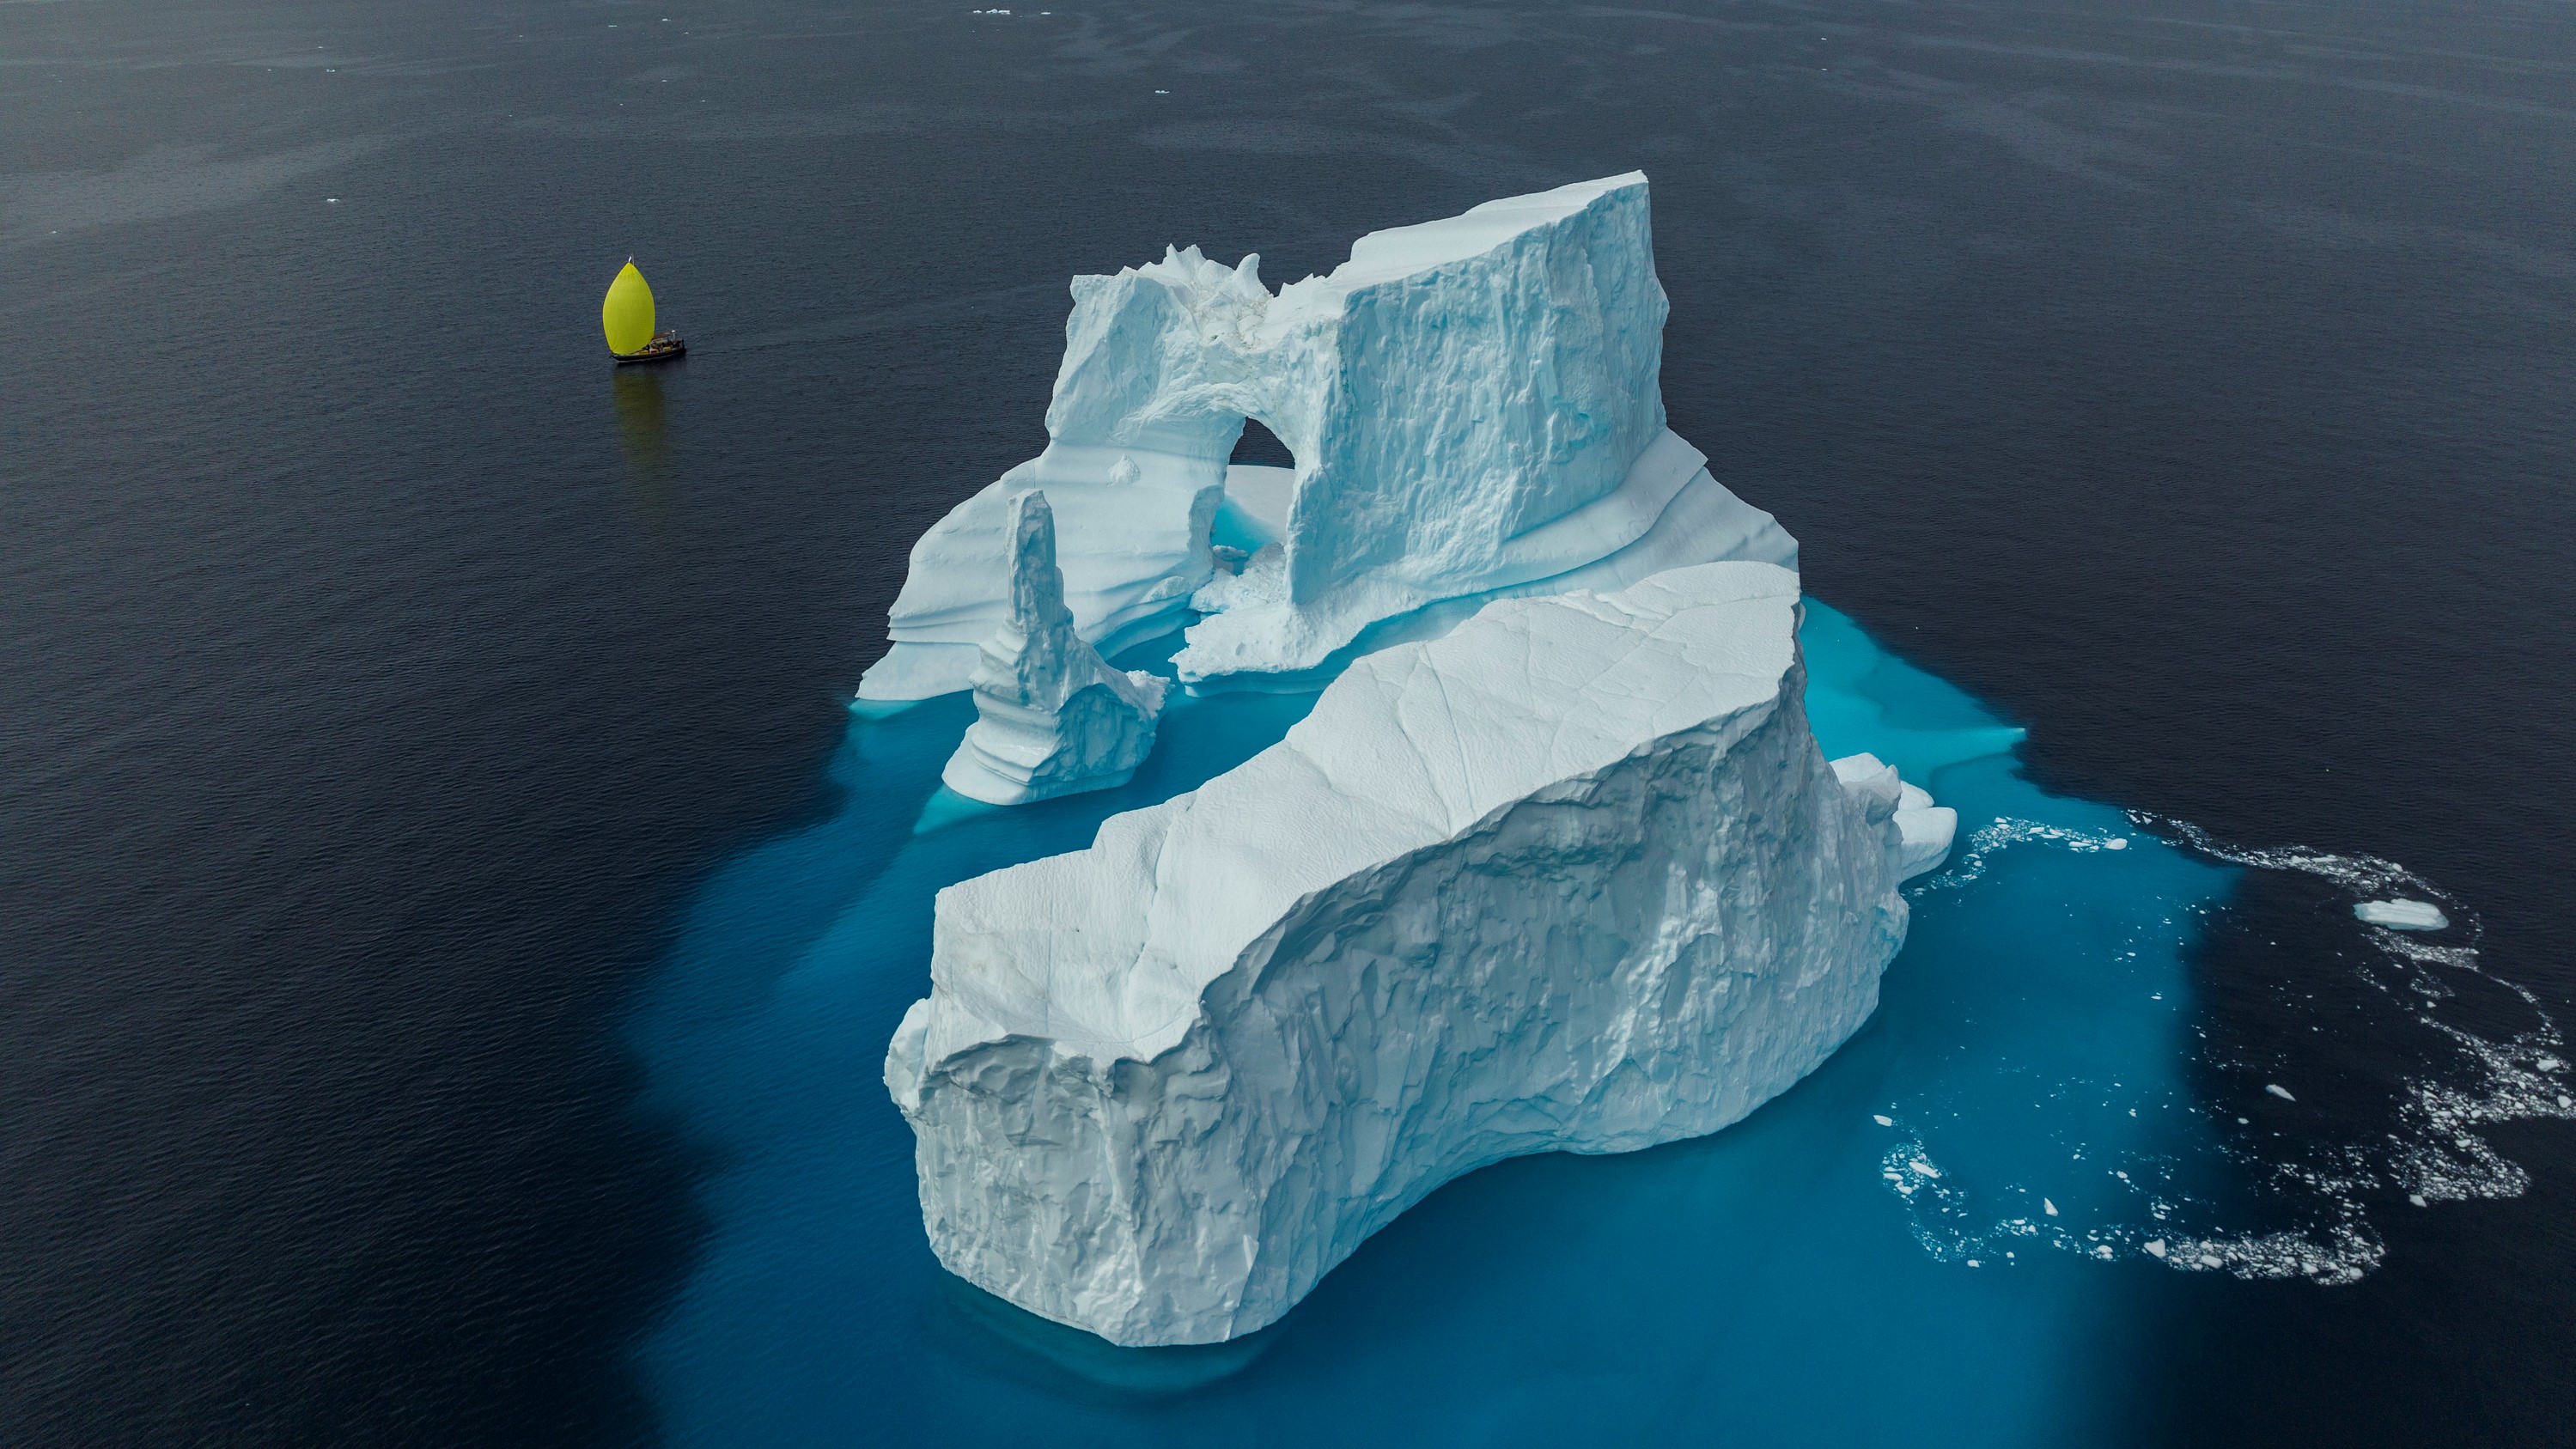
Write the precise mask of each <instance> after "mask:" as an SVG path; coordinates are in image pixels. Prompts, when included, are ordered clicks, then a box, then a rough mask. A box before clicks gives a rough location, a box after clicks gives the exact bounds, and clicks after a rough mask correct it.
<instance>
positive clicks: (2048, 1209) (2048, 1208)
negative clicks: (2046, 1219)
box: [2039, 1198, 2057, 1217]
mask: <svg viewBox="0 0 2576 1449" xmlns="http://www.w3.org/2000/svg"><path fill="white" fill-rule="evenodd" d="M2039 1210H2040V1211H2041V1212H2044V1213H2046V1214H2048V1215H2049V1216H2050V1217H2055V1216H2057V1204H2055V1203H2053V1202H2050V1201H2049V1200H2048V1199H2046V1198H2041V1199H2040V1200H2039Z"/></svg>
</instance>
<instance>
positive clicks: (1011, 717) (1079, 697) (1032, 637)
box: [940, 489, 1168, 805]
mask: <svg viewBox="0 0 2576 1449" xmlns="http://www.w3.org/2000/svg"><path fill="white" fill-rule="evenodd" d="M1008 516H1009V522H1010V538H1011V609H1010V614H1009V615H1008V617H1006V618H1005V619H1004V620H1003V621H1002V625H1001V627H1000V628H998V629H996V630H994V631H993V635H992V637H991V638H989V639H986V640H985V641H984V646H983V649H982V651H981V652H982V663H981V664H980V665H979V666H978V667H977V668H976V670H975V673H974V675H973V676H972V677H971V678H970V679H969V680H968V682H969V683H970V684H972V685H973V686H974V689H975V722H974V723H973V724H971V725H969V726H967V727H966V738H965V739H964V740H962V741H960V742H959V743H958V746H957V753H955V754H953V755H951V756H949V758H948V768H947V769H946V770H945V771H943V772H942V773H941V775H940V779H941V780H942V781H944V782H945V783H946V784H947V786H948V788H949V789H951V790H954V791H956V792H957V793H958V794H960V795H964V796H967V797H969V798H971V799H976V800H982V801H984V802H986V803H988V804H993V805H1020V804H1025V803H1027V802H1030V801H1033V800H1051V799H1054V798H1055V797H1056V796H1058V795H1071V794H1074V793H1076V792H1078V791H1083V790H1106V789H1108V788H1110V787H1111V786H1115V785H1124V784H1126V783H1127V781H1128V779H1129V778H1130V777H1131V776H1133V775H1134V774H1135V773H1136V767H1137V766H1138V765H1141V764H1143V763H1144V762H1145V756H1146V755H1148V754H1150V753H1151V752H1152V751H1153V748H1154V721H1155V719H1156V718H1157V717H1158V716H1159V715H1160V714H1161V713H1162V709H1163V692H1164V690H1165V689H1166V688H1167V687H1168V686H1167V685H1166V683H1165V681H1163V680H1161V679H1159V678H1157V677H1155V676H1153V675H1151V674H1143V673H1136V672H1132V671H1125V670H1118V669H1112V668H1110V667H1109V665H1108V663H1107V662H1106V661H1104V660H1102V659H1101V657H1100V654H1099V652H1098V651H1096V650H1094V649H1093V648H1092V647H1091V646H1090V645H1089V644H1087V643H1084V642H1083V639H1082V636H1081V635H1080V634H1078V633H1076V632H1074V627H1073V613H1072V611H1071V610H1069V609H1067V608H1066V607H1065V605H1064V576H1063V575H1062V574H1061V573H1059V572H1058V571H1057V569H1056V562H1055V516H1054V514H1053V512H1052V511H1050V509H1049V508H1048V506H1047V499H1046V495H1045V494H1044V493H1041V492H1038V491H1036V490H1035V489H1032V490H1030V491H1029V492H1026V493H1022V494H1020V495H1019V496H1017V497H1015V498H1013V499H1012V500H1011V501H1010V505H1009V513H1008Z"/></svg>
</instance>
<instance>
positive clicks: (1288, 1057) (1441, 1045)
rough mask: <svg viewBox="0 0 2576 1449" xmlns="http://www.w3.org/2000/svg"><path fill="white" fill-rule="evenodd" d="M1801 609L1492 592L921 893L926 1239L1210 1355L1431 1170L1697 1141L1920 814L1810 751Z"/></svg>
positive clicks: (1643, 588)
mask: <svg viewBox="0 0 2576 1449" xmlns="http://www.w3.org/2000/svg"><path fill="white" fill-rule="evenodd" d="M1797 600H1798V592H1797V578H1796V576H1795V575H1794V574H1791V573H1790V572H1788V571H1787V570H1785V569H1782V568H1778V567H1774V566H1771V565H1766V564H1756V563H1722V564H1715V565H1705V566H1700V567H1695V568H1689V569H1684V570H1679V571H1675V572H1672V573H1667V574H1663V575H1660V576H1658V577H1656V578H1653V579H1650V580H1648V581H1646V582H1644V583H1641V584H1638V585H1635V586H1633V587H1631V588H1629V589H1627V590H1625V591H1623V592H1621V593H1618V594H1610V595H1601V594H1590V593H1576V594H1572V595H1566V596H1558V597H1548V598H1536V599H1513V600H1506V601H1502V602H1498V603H1494V604H1491V605H1488V606H1487V607H1486V608H1485V609H1484V610H1483V611H1482V612H1480V613H1478V614H1477V615H1476V616H1475V617H1474V618H1473V619H1471V620H1469V621H1468V622H1467V623H1465V624H1463V625H1461V626H1459V627H1458V628H1457V629H1456V630H1455V632H1453V633H1451V634H1449V635H1448V636H1447V637H1445V638H1441V639H1438V640H1435V641H1432V642H1428V643H1418V644H1410V645H1404V646H1400V647H1397V648H1393V649H1389V650H1386V651H1384V652H1381V653H1377V654H1373V655H1369V656H1366V657H1364V658H1362V659H1360V660H1358V661H1357V662H1356V663H1354V664H1353V665H1351V667H1350V668H1349V669H1348V670H1347V672H1345V673H1344V674H1343V675H1342V676H1341V677H1340V678H1339V679H1337V680H1336V681H1335V682H1334V683H1333V684H1332V686H1331V687H1330V688H1328V689H1326V690H1325V692H1324V694H1323V696H1322V697H1321V699H1319V700H1318V702H1317V704H1316V706H1315V708H1314V710H1313V712H1312V713H1311V714H1310V715H1309V716H1308V718H1307V719H1305V720H1304V721H1302V722H1301V723H1299V724H1298V725H1297V726H1296V727H1295V728H1293V729H1292V730H1290V731H1289V733H1288V735H1287V737H1286V739H1284V740H1283V741H1282V742H1281V743H1279V744H1278V745H1275V746H1273V747H1271V748H1270V749H1268V750H1265V751H1263V752H1262V753H1261V754H1259V755H1257V756H1255V757H1254V758H1253V759H1252V760H1250V761H1248V762H1246V763H1245V764H1243V765H1242V766H1240V767H1238V768H1236V769H1235V770H1233V771H1231V772H1229V773H1227V774H1225V775H1222V776H1219V777H1218V778H1216V779H1214V780H1211V781H1209V782H1208V783H1207V784H1206V785H1204V786H1202V787H1200V788H1199V789H1198V790H1197V791H1195V792H1192V793H1190V794H1187V795H1182V796H1178V797H1175V798H1174V799H1171V800H1168V801H1165V802H1164V803H1162V804H1160V805H1156V806H1153V807H1151V808H1148V809H1145V810H1139V811H1134V812H1131V813H1128V814H1124V815H1118V816H1114V817H1112V818H1111V819H1109V820H1108V821H1106V822H1104V823H1103V824H1102V826H1101V828H1100V832H1099V835H1098V838H1097V839H1096V840H1095V842H1094V843H1093V844H1092V846H1091V847H1090V848H1089V849H1087V850H1082V851H1077V852H1075V853H1072V854H1069V855H1061V856H1055V857H1051V858H1049V859H1044V860H1038V861H1032V862H1030V863H1028V864H1025V865H1019V866H1014V867H1011V868H1009V869H1007V870H1001V871H996V872H994V873H992V874H990V875H986V876H982V877H979V878H977V879H974V880H969V881H966V882H963V883H961V884H958V885H955V886H951V887H949V888H948V889H947V890H944V891H942V892H940V894H939V899H938V906H937V923H936V926H935V930H934V945H933V955H932V964H931V978H932V991H931V994H930V996H929V998H928V999H927V1000H924V1001H921V1002H917V1003H915V1004H914V1006H913V1007H912V1009H911V1010H910V1011H909V1012H908V1013H907V1014H906V1015H905V1017H904V1020H903V1024H902V1026H901V1028H900V1029H899V1030H898V1032H897V1033H896V1036H895V1039H894V1042H893V1044H892V1046H891V1048H890V1050H889V1052H888V1055H887V1059H886V1082H887V1086H888V1088H889V1090H890V1091H891V1092H892V1093H893V1096H894V1098H895V1101H896V1102H897V1104H898V1105H899V1106H900V1107H901V1108H902V1110H903V1112H904V1114H905V1116H906V1117H907V1118H909V1119H910V1121H911V1122H912V1125H913V1127H914V1130H915V1132H916V1134H917V1162H918V1167H919V1171H920V1187H921V1199H922V1210H923V1217H924V1220H925V1222H926V1224H927V1226H928V1229H929V1234H930V1240H931V1244H932V1246H933V1248H934V1249H935V1250H936V1251H937V1252H938V1255H939V1258H940V1261H941V1262H943V1263H944V1264H946V1265H947V1266H948V1267H949V1268H950V1269H951V1270H952V1271H954V1272H956V1273H958V1274H960V1275H961V1276H963V1277H965V1278H967V1279H969V1280H971V1281H973V1282H975V1283H978V1284H980V1285H982V1286H984V1287H985V1288H988V1289H990V1290H992V1291H993V1292H995V1293H998V1294H1000V1295H1002V1296H1003V1297H1005V1298H1008V1299H1010V1300H1012V1301H1013V1302H1016V1303H1019V1304H1020V1305H1022V1306H1023V1307H1026V1308H1029V1309H1031V1310H1032V1311H1035V1312H1037V1313H1040V1314H1043V1315H1045V1316H1047V1317H1050V1318H1054V1319H1057V1320H1060V1321H1062V1322H1066V1323H1072V1324H1076V1325H1079V1326H1081V1327H1084V1328H1087V1329H1090V1330H1092V1331H1094V1332H1096V1333H1099V1334H1101V1335H1102V1336H1104V1337H1107V1338H1109V1339H1112V1340H1114V1341H1116V1342H1119V1343H1129V1344H1168V1343H1196V1342H1209V1341H1215V1340H1219V1339H1224V1338H1228V1337H1232V1336H1235V1335H1237V1334H1241V1333H1246V1332H1249V1331H1251V1330H1253V1329H1256V1328H1259V1327H1261V1326H1262V1325H1263V1324H1266V1323H1268V1322H1270V1321H1271V1320H1273V1319H1275V1318H1276V1317H1278V1316H1279V1315H1280V1314H1281V1313H1283V1312H1285V1311H1286V1310H1287V1309H1288V1307H1289V1306H1290V1305H1292V1304H1294V1303H1295V1302H1296V1301H1297V1300H1298V1299H1299V1298H1300V1297H1302V1296H1303V1295H1304V1294H1305V1293H1306V1292H1307V1291H1308V1290H1309V1289H1311V1288H1312V1287H1313V1286H1314V1284H1315V1283H1316V1281H1317V1280H1318V1279H1320V1278H1321V1277H1322V1276H1323V1274H1324V1273H1325V1272H1326V1271H1328V1270H1329V1269H1331V1268H1332V1267H1333V1265H1335V1264H1336V1263H1339V1262H1340V1261H1341V1260H1342V1259H1343V1258H1344V1257H1346V1256H1348V1255H1349V1253H1350V1252H1351V1250H1352V1249H1353V1248H1355V1247H1357V1246H1358V1244H1359V1243H1360V1241H1361V1240H1362V1239H1364V1238H1366V1237H1367V1236H1368V1235H1369V1234H1370V1233H1371V1232H1374V1231H1375V1230H1377V1229H1378V1228H1379V1227H1382V1226H1384V1225H1385V1224H1386V1223H1387V1222H1388V1221H1390V1220H1392V1219H1393V1218H1394V1217H1395V1216H1396V1215H1397V1214H1398V1213H1400V1212H1402V1211H1403V1210H1404V1209H1405V1208H1406V1207H1408V1206H1410V1205H1411V1204H1412V1203H1413V1202H1415V1201H1417V1200H1419V1199H1420V1198H1421V1197H1422V1196H1423V1195H1424V1194H1425V1193H1428V1192H1429V1191H1430V1190H1431V1189H1432V1188H1434V1187H1436V1186H1438V1185H1439V1184H1440V1183H1442V1182H1444V1181H1446V1180H1448V1179H1449V1178H1451V1177H1454V1176H1456V1175H1458V1174H1459V1173H1461V1172H1465V1171H1468V1170H1470V1169H1472V1168H1474V1167H1476V1166H1479V1165H1481V1164H1483V1163H1487V1162H1492V1161H1495V1160H1497V1159H1499V1158H1503V1157H1507V1156H1512V1155H1515V1154H1519V1153H1527V1152H1538V1151H1546V1150H1550V1149H1560V1148H1562V1149H1572V1150H1576V1151H1585V1152H1614V1151H1626V1150H1629V1149H1633V1148H1638V1147H1644V1146H1648V1145H1650V1144H1653V1143H1656V1142H1663V1141H1668V1140H1671V1139H1674V1138H1678V1137H1687V1136H1693V1135H1697V1134H1700V1133H1705V1132H1711V1131H1715V1130H1716V1129H1718V1128H1720V1127H1723V1126H1725V1125H1727V1124H1728V1123H1730V1122H1733V1121H1735V1120H1737V1119H1738V1118H1741V1117H1742V1116H1744V1114H1745V1113H1747V1112H1749V1111H1751V1110H1752V1109H1753V1108H1754V1107H1755V1106H1758V1105H1759V1104H1760V1103H1762V1102H1763V1101H1764V1100H1766V1099H1768V1098H1769V1097H1771V1096H1773V1095H1775V1094H1776V1093H1778V1092H1780V1091H1781V1090H1783V1089H1784V1088H1786V1087H1787V1086H1788V1085H1789V1084H1790V1083H1792V1082H1794V1081H1796V1080H1797V1079H1798V1078H1799V1077H1800V1076H1802V1075H1804V1074H1805V1073H1806V1072H1807V1071H1809V1070H1810V1069H1812V1068H1813V1067H1814V1066H1815V1065H1816V1064H1817V1063H1818V1062H1820V1061H1822V1060H1823V1059H1824V1058H1825V1056H1826V1055H1827V1054H1829V1053H1830V1052H1831V1051H1832V1050H1833V1049H1834V1048H1835V1047H1836V1046H1837V1045H1839V1044H1840V1043H1841V1042H1842V1041H1843V1040H1844V1038H1845V1037H1847V1036H1849V1035H1850V1033H1851V1032H1852V1031H1853V1030H1854V1029H1855V1028H1857V1027H1858V1026H1859V1025H1860V1023H1861V1022H1862V1021H1863V1020H1864V1019H1866V1018H1867V1016H1868V1015H1869V1013H1870V1011H1871V1010H1872V1009H1873V1007H1874V1006H1875V1004H1876V1001H1877V993H1878V979H1879V975H1880V972H1881V971H1882V970H1883V969H1884V968H1885V966H1886V964H1887V962H1888V960H1889V958H1890V957H1892V956H1893V955H1894V954H1895V952H1896V950H1897V947H1898V946H1899V945H1900V944H1901V943H1902V941H1903V939H1904V933H1905V923H1906V906H1905V902H1904V900H1903V898H1902V897H1901V896H1899V895H1898V893H1897V891H1896V884H1897V882H1898V880H1899V879H1900V878H1901V877H1902V875H1903V874H1904V873H1906V872H1908V871H1910V870H1918V869H1924V868H1928V866H1929V865H1930V864H1932V863H1935V862H1937V860H1938V859H1939V856H1940V853H1941V851H1942V850H1944V849H1946V847H1947V844H1948V835H1949V830H1950V827H1951V825H1952V823H1953V822H1952V821H1951V819H1950V813H1949V812H1948V811H1945V810H1940V809H1938V808H1937V807H1933V806H1932V805H1931V804H1930V802H1929V800H1928V798H1927V797H1923V796H1922V795H1921V793H1920V792H1919V791H1912V792H1911V793H1909V789H1910V787H1907V786H1904V785H1903V784H1902V783H1901V782H1899V781H1898V780H1897V779H1896V778H1895V772H1894V771H1893V770H1891V769H1888V768H1886V767H1884V766H1881V765H1879V764H1878V763H1877V762H1876V761H1874V760H1855V761H1853V762H1851V764H1850V766H1849V767H1848V768H1847V769H1846V770H1845V771H1844V772H1843V773H1838V772H1837V770H1836V769H1834V768H1831V767H1828V765H1827V764H1826V762H1825V760H1824V758H1823V757H1822V755H1821V753H1820V752H1819V751H1818V749H1817V747H1816V743H1815V740H1814V737H1813V736H1812V735H1811V734H1810V733H1809V732H1808V729H1807V723H1806V717H1805V714H1804V711H1803V708H1802V705H1801V703H1800V690H1801V684H1802V677H1801V676H1802V671H1801V668H1800V665H1799V662H1798V653H1797V638H1796V629H1797V616H1798V607H1797ZM1846 774H1847V775H1848V776H1849V779H1848V780H1847V779H1846V778H1845V775H1846Z"/></svg>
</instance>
